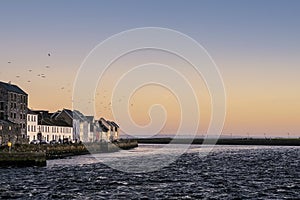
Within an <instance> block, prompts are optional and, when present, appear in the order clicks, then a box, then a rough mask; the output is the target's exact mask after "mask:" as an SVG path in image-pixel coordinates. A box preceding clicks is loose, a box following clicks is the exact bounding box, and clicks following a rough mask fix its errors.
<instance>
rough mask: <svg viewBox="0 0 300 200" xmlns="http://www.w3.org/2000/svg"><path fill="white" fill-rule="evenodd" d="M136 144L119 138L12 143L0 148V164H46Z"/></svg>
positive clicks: (22, 165)
mask: <svg viewBox="0 0 300 200" xmlns="http://www.w3.org/2000/svg"><path fill="white" fill-rule="evenodd" d="M137 146H138V143H137V141H136V140H123V139H122V140H120V141H117V142H114V143H106V142H105V143H104V142H102V143H100V142H94V143H85V144H82V143H81V144H55V145H50V144H46V145H34V144H22V145H14V146H13V147H12V149H11V151H9V149H8V147H7V146H2V147H1V150H0V166H1V167H8V166H16V167H27V166H46V160H49V159H60V158H66V157H71V156H77V155H85V154H93V153H112V152H117V151H119V150H121V149H124V150H128V149H132V148H135V147H137Z"/></svg>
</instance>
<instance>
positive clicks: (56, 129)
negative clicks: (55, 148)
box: [27, 110, 74, 142]
mask: <svg viewBox="0 0 300 200" xmlns="http://www.w3.org/2000/svg"><path fill="white" fill-rule="evenodd" d="M38 133H41V134H42V140H45V141H47V142H50V141H52V140H55V141H60V140H63V139H65V138H67V139H68V140H69V141H73V140H74V138H73V126H70V125H69V124H67V123H66V122H65V121H62V120H57V119H55V118H54V114H53V113H49V112H48V111H33V110H29V111H28V114H27V135H28V139H29V141H32V140H37V134H38Z"/></svg>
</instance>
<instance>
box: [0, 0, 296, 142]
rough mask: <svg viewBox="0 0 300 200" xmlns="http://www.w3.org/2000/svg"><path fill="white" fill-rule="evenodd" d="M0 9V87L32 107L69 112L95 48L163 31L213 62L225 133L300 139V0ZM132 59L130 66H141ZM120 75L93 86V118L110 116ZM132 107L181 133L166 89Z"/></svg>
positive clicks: (151, 91) (141, 120)
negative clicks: (12, 89) (222, 94)
mask: <svg viewBox="0 0 300 200" xmlns="http://www.w3.org/2000/svg"><path fill="white" fill-rule="evenodd" d="M0 5H1V6H0V27H1V32H0V36H1V37H0V44H1V45H0V51H1V54H0V66H1V68H0V69H1V70H0V80H1V81H4V82H8V81H11V82H12V83H13V84H17V85H19V86H20V87H21V88H23V89H24V90H25V91H26V92H27V93H28V94H29V108H32V109H47V110H50V111H56V110H58V109H62V108H72V92H73V86H74V81H75V78H76V74H77V72H78V70H79V68H80V66H81V64H82V62H83V60H84V59H85V58H86V56H87V55H88V54H89V53H90V51H91V50H92V49H93V48H94V47H95V46H96V45H98V44H99V43H100V42H102V41H104V40H105V39H107V38H109V37H110V36H112V35H114V34H117V33H119V32H122V31H126V30H128V29H133V28H141V27H163V28H168V29H173V30H176V31H179V32H182V33H184V34H186V35H188V36H189V37H191V38H193V39H194V40H196V41H197V42H198V43H200V44H201V45H202V46H203V47H204V48H205V49H206V50H207V52H208V53H209V55H210V56H211V57H212V59H213V60H214V62H215V63H216V64H217V66H218V68H219V71H220V74H221V76H222V78H223V81H224V87H225V90H226V98H227V101H226V103H227V107H226V108H227V113H226V119H225V124H224V129H223V134H224V135H231V134H233V135H247V134H250V135H251V136H254V137H255V136H257V137H258V136H263V135H265V134H266V135H267V136H276V137H277V136H278V137H287V136H288V135H290V136H293V137H300V123H299V122H300V93H299V91H300V90H299V89H300V79H299V74H300V56H299V54H300V12H299V9H300V1H297V0H288V1H284V0H281V1H280V0H269V1H268V0H251V1H247V0H241V1H240V0H228V1H217V0H209V1H208V0H207V1H204V0H199V1H192V0H191V1H173V0H172V1H168V0H165V1H155V0H153V1H134V0H127V1H114V0H112V1H89V0H87V1H78V0H74V1H67V0H59V1H58V0H53V1H33V0H28V1H17V0H7V1H4V0H2V1H1V2H0ZM48 53H50V54H51V56H48ZM148 54H149V55H150V54H151V55H152V56H153V55H155V53H149V52H148V53H147V52H146V55H148ZM136 56H139V55H136ZM150 57H151V56H150ZM130 58H131V57H130V56H129V58H127V61H126V65H130V63H134V62H133V61H134V60H135V59H137V58H136V57H134V56H132V58H131V60H130ZM165 58H168V59H170V60H171V61H170V63H172V61H174V60H175V58H172V57H168V55H166V57H165ZM138 59H141V56H140V57H138ZM173 59H174V60H173ZM141 60H142V59H141ZM9 62H10V63H9ZM124 62H125V61H124ZM178 62H179V61H178ZM174 63H175V62H174ZM116 65H118V63H116ZM119 65H120V66H122V65H125V64H124V63H119ZM47 66H48V67H47ZM118 72H119V71H118V67H116V68H115V70H111V71H110V72H107V73H108V77H112V78H111V79H110V78H108V79H107V81H106V82H105V83H102V85H101V84H100V83H99V86H98V88H100V89H99V91H98V93H99V95H98V97H96V99H94V100H93V101H91V103H94V104H95V108H96V117H100V116H104V117H106V118H113V116H112V113H111V108H110V107H111V105H110V101H109V100H108V97H109V95H107V96H105V94H104V93H105V92H107V91H111V89H112V87H111V85H110V82H109V80H113V78H114V76H115V74H117V73H118ZM191 74H192V72H191ZM153 75H154V76H155V74H153ZM166 77H168V75H167V74H166ZM202 84H204V83H202ZM199 87H200V90H199V91H198V92H199V93H197V96H198V97H199V98H200V99H201V100H200V101H199V102H198V103H199V107H200V109H201V111H202V115H201V122H200V127H199V130H198V132H199V134H202V133H205V131H206V130H207V128H208V126H209V120H210V117H211V114H210V111H211V105H210V100H209V98H210V97H209V93H208V91H207V89H206V88H205V84H204V85H201V86H199ZM101 88H102V89H101ZM201 95H202V96H201ZM130 102H131V103H130V105H129V107H130V113H131V114H132V119H133V120H134V121H135V122H136V123H137V124H139V125H141V126H142V125H146V124H147V123H149V121H151V120H150V118H149V115H148V114H147V110H148V109H149V106H151V105H153V104H155V103H160V104H162V105H165V109H166V111H167V112H168V118H167V120H166V126H165V128H164V130H163V131H162V132H163V133H165V134H167V133H172V132H174V131H175V130H176V129H177V128H178V124H179V122H180V110H178V100H176V98H175V97H174V95H173V96H172V94H171V92H170V91H167V90H164V89H161V88H157V86H149V87H145V88H143V89H142V90H141V91H140V92H136V93H135V94H134V95H133V96H132V99H131V100H130ZM132 102H134V103H132ZM131 104H132V105H131ZM83 112H84V110H83ZM86 114H91V113H86Z"/></svg>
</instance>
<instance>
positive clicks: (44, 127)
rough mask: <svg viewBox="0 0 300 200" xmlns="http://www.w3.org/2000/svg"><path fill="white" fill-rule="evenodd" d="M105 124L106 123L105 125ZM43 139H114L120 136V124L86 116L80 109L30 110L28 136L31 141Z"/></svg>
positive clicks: (84, 140)
mask: <svg viewBox="0 0 300 200" xmlns="http://www.w3.org/2000/svg"><path fill="white" fill-rule="evenodd" d="M103 124H105V125H103ZM38 133H42V139H43V140H45V141H47V142H49V141H52V140H55V141H59V140H63V139H68V140H71V141H74V142H79V141H81V142H95V141H113V140H117V139H118V138H119V126H118V125H117V124H116V123H114V122H111V121H108V120H105V119H104V118H101V119H100V120H95V119H94V116H85V115H83V114H82V113H81V112H80V111H77V110H74V111H72V110H69V109H63V110H59V111H57V112H54V113H49V112H48V111H44V110H29V111H28V114H27V136H28V138H29V141H32V140H36V139H37V134H38Z"/></svg>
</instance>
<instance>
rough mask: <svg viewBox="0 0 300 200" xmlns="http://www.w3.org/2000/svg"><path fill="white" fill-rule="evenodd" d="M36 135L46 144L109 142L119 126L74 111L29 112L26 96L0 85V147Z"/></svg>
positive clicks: (16, 88)
mask: <svg viewBox="0 0 300 200" xmlns="http://www.w3.org/2000/svg"><path fill="white" fill-rule="evenodd" d="M40 136H41V137H42V138H39V139H42V140H45V141H47V142H50V141H61V140H64V139H68V140H69V141H73V142H80V141H81V142H95V141H113V140H117V139H118V138H119V126H118V125H117V124H116V123H115V122H113V121H108V120H105V119H104V118H100V119H99V120H96V119H95V118H94V116H85V115H84V114H82V113H81V112H80V111H78V110H69V109H62V110H58V111H56V112H54V113H51V112H49V111H46V110H30V109H28V95H27V93H25V92H24V91H23V90H22V89H21V88H19V87H18V86H16V85H13V84H11V83H4V82H0V144H6V143H7V141H11V142H13V143H17V142H19V143H26V142H30V141H32V140H37V139H38V137H40Z"/></svg>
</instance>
